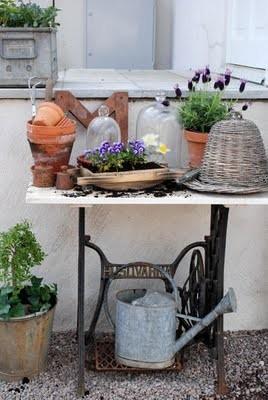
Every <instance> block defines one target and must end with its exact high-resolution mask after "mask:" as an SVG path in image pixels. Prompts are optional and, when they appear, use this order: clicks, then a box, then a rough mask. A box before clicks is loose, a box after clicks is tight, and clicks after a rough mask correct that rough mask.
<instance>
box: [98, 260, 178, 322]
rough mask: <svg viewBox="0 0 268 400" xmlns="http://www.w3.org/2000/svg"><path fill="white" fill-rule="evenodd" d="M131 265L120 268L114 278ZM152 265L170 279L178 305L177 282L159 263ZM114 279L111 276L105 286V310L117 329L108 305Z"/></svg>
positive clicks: (151, 265)
mask: <svg viewBox="0 0 268 400" xmlns="http://www.w3.org/2000/svg"><path fill="white" fill-rule="evenodd" d="M130 265H131V264H127V265H124V266H123V267H121V268H119V269H118V270H117V271H116V272H115V273H114V274H113V278H115V277H116V276H117V275H118V274H119V273H120V272H121V271H123V270H124V269H126V268H129V266H130ZM150 267H151V268H153V269H156V270H157V271H159V272H160V274H161V275H163V276H164V277H165V278H166V279H167V280H168V281H169V283H170V284H171V286H172V289H173V295H174V299H175V302H176V304H177V305H178V301H179V293H178V289H177V286H176V283H175V281H174V279H172V278H171V276H170V275H169V274H168V273H167V272H166V271H164V270H163V269H162V268H161V267H158V266H157V265H153V264H150ZM112 281H113V279H111V278H110V279H109V280H108V283H107V285H106V287H105V291H104V311H105V314H106V317H107V319H108V321H109V323H110V325H111V326H112V328H113V329H115V323H114V320H113V318H112V315H111V312H110V308H109V305H108V292H109V288H110V285H111V283H112Z"/></svg>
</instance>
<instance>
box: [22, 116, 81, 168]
mask: <svg viewBox="0 0 268 400" xmlns="http://www.w3.org/2000/svg"><path fill="white" fill-rule="evenodd" d="M75 131H76V124H75V122H73V121H71V120H70V124H69V125H67V126H63V127H62V126H61V127H47V126H43V127H42V126H35V125H32V124H31V123H30V122H28V125H27V137H28V141H29V144H30V147H31V151H32V155H33V159H34V163H35V165H39V164H46V165H51V166H52V167H53V170H54V172H55V173H56V172H59V171H60V167H61V166H62V165H68V164H69V161H70V157H71V152H72V148H73V144H74V141H75V137H76V134H75Z"/></svg>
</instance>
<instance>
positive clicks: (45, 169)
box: [31, 165, 56, 187]
mask: <svg viewBox="0 0 268 400" xmlns="http://www.w3.org/2000/svg"><path fill="white" fill-rule="evenodd" d="M31 170H32V174H33V185H34V186H36V187H53V186H55V180H56V176H55V173H54V169H53V167H52V166H51V165H33V166H32V168H31Z"/></svg>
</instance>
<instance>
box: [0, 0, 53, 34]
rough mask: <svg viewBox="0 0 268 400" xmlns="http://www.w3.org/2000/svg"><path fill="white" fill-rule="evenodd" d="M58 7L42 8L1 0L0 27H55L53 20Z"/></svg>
mask: <svg viewBox="0 0 268 400" xmlns="http://www.w3.org/2000/svg"><path fill="white" fill-rule="evenodd" d="M58 11H59V9H57V8H55V7H52V6H50V7H47V8H42V7H40V6H39V5H37V4H35V3H32V2H31V1H30V2H28V3H24V2H23V1H22V0H19V1H18V2H16V1H14V0H1V2H0V26H2V27H12V28H17V27H33V28H38V27H56V26H58V25H59V24H58V23H57V22H55V20H56V17H57V14H58Z"/></svg>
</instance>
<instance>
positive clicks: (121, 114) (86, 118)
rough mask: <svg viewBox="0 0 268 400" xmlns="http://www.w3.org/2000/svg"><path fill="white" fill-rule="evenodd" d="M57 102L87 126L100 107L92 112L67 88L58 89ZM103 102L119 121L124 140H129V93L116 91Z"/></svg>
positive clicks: (111, 114)
mask: <svg viewBox="0 0 268 400" xmlns="http://www.w3.org/2000/svg"><path fill="white" fill-rule="evenodd" d="M55 102H56V104H58V105H59V106H60V107H61V108H62V109H63V111H64V112H70V113H71V114H72V115H73V116H74V117H75V118H76V119H77V120H78V121H79V122H81V124H82V125H83V126H84V127H85V128H87V127H88V125H89V124H90V122H91V121H92V120H93V119H94V118H95V117H97V116H98V109H97V110H95V111H94V112H93V113H91V112H90V111H89V110H88V109H87V108H86V107H85V106H84V105H83V104H82V103H81V101H80V100H78V99H77V98H76V97H75V96H74V95H73V94H72V93H71V92H69V91H67V90H59V91H57V92H56V94H55ZM102 104H103V105H106V106H107V107H109V110H110V116H112V117H113V118H114V119H115V120H116V121H117V122H118V124H119V126H120V129H121V136H122V141H123V142H124V143H126V142H127V140H128V93H127V92H116V93H114V94H113V95H112V96H111V97H109V98H108V99H107V100H105V101H104V102H103V103H102Z"/></svg>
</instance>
